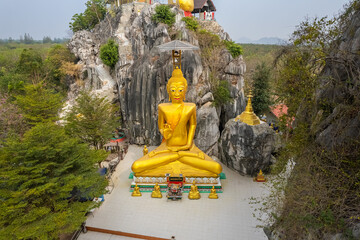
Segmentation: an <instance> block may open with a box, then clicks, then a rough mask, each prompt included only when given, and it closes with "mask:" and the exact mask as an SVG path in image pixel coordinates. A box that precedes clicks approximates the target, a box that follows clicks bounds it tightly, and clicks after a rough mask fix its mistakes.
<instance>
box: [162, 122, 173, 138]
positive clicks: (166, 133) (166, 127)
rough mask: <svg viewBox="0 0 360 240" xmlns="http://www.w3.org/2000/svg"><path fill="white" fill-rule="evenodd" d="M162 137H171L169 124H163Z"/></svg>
mask: <svg viewBox="0 0 360 240" xmlns="http://www.w3.org/2000/svg"><path fill="white" fill-rule="evenodd" d="M162 133H163V136H164V138H165V139H166V140H167V139H170V138H171V137H172V133H173V130H172V129H171V127H170V125H169V124H165V125H164V129H163V130H162Z"/></svg>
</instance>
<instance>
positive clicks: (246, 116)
mask: <svg viewBox="0 0 360 240" xmlns="http://www.w3.org/2000/svg"><path fill="white" fill-rule="evenodd" d="M252 97H253V96H252V95H251V92H250V94H249V95H248V102H247V105H246V108H245V111H243V112H242V113H241V114H240V115H238V116H237V117H236V118H235V121H239V120H240V121H241V122H243V123H246V124H248V125H252V126H254V125H258V124H260V119H259V118H258V116H256V115H255V113H254V110H253V108H252V104H251V98H252Z"/></svg>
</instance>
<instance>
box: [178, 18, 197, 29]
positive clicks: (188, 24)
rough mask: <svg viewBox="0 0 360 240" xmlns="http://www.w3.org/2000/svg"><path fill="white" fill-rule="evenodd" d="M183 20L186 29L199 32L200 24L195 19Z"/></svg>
mask: <svg viewBox="0 0 360 240" xmlns="http://www.w3.org/2000/svg"><path fill="white" fill-rule="evenodd" d="M181 20H182V21H183V22H185V25H186V27H187V28H188V29H190V30H191V31H194V32H196V31H197V30H198V28H199V22H198V21H197V19H196V18H195V17H183V18H182V19H181Z"/></svg>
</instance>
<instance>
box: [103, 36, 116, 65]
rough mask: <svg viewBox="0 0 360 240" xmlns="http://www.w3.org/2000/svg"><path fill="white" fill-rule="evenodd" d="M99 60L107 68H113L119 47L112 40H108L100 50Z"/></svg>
mask: <svg viewBox="0 0 360 240" xmlns="http://www.w3.org/2000/svg"><path fill="white" fill-rule="evenodd" d="M100 58H101V60H102V61H103V63H105V64H106V65H107V66H109V67H111V68H114V67H115V64H116V63H117V62H118V61H119V46H118V45H117V44H116V43H115V41H114V40H113V39H109V40H108V42H107V43H106V44H104V45H103V46H101V48H100Z"/></svg>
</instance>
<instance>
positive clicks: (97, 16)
mask: <svg viewBox="0 0 360 240" xmlns="http://www.w3.org/2000/svg"><path fill="white" fill-rule="evenodd" d="M85 5H86V10H85V12H84V13H80V14H75V15H74V16H73V17H72V18H71V20H72V22H70V23H69V27H70V29H71V30H72V31H73V32H77V31H80V30H88V31H90V30H92V29H93V28H94V27H95V25H96V24H98V23H99V22H100V21H101V20H103V19H104V18H105V14H106V4H105V1H104V0H89V1H87V2H86V3H85Z"/></svg>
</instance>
